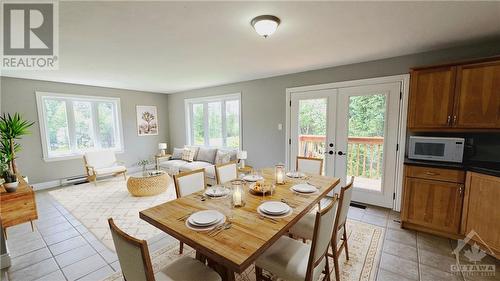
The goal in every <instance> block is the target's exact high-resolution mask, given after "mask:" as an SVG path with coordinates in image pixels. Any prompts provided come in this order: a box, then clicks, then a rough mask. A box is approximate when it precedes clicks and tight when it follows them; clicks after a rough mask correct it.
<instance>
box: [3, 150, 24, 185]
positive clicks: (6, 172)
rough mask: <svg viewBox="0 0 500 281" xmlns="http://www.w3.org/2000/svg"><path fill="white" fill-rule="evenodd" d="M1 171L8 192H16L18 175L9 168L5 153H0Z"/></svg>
mask: <svg viewBox="0 0 500 281" xmlns="http://www.w3.org/2000/svg"><path fill="white" fill-rule="evenodd" d="M0 173H1V176H2V179H3V187H4V188H5V190H6V191H7V192H15V191H16V189H17V186H18V185H19V182H18V181H17V175H16V174H13V173H11V171H10V169H9V164H8V162H7V159H6V157H5V156H4V155H0Z"/></svg>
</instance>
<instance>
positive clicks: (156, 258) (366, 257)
mask: <svg viewBox="0 0 500 281" xmlns="http://www.w3.org/2000/svg"><path fill="white" fill-rule="evenodd" d="M347 229H348V232H349V233H348V236H349V238H348V242H349V260H348V261H346V259H345V255H344V253H342V255H341V256H340V259H339V262H340V273H341V277H340V280H342V281H372V280H375V278H376V271H377V268H378V264H379V259H380V255H381V253H382V250H381V248H382V241H383V236H384V229H383V228H382V227H379V226H375V225H371V224H366V223H362V222H358V221H352V220H348V224H347ZM178 247H179V245H178V244H177V243H174V245H169V246H166V247H165V248H163V249H160V250H158V251H156V252H155V253H153V254H151V260H152V264H153V270H154V271H155V272H157V271H159V270H160V269H161V268H163V267H164V266H166V265H168V264H169V263H171V262H173V261H174V260H175V259H177V258H179V257H181V256H185V255H188V256H192V257H194V255H195V252H194V250H193V249H191V248H189V247H185V248H184V249H185V250H184V254H182V255H179V250H178ZM330 268H331V270H332V273H331V278H332V280H335V272H334V270H333V260H332V259H330ZM273 279H275V278H273ZM117 280H120V281H121V280H123V276H122V275H121V273H120V272H118V273H115V274H113V275H111V276H109V277H108V278H106V279H105V281H117ZM236 280H237V281H255V271H254V267H253V266H250V267H249V268H248V269H247V270H246V271H245V272H243V273H242V274H241V275H237V276H236ZM276 280H277V279H276ZM320 280H322V278H321V279H320ZM193 281H195V280H193ZM196 281H197V280H196Z"/></svg>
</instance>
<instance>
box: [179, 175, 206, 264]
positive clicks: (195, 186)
mask: <svg viewBox="0 0 500 281" xmlns="http://www.w3.org/2000/svg"><path fill="white" fill-rule="evenodd" d="M174 186H175V194H176V195H177V198H181V197H184V196H187V195H189V194H191V193H194V192H198V191H201V190H204V189H205V187H206V186H207V184H206V182H205V169H198V170H194V171H189V172H183V173H179V174H177V175H174ZM183 249H184V243H182V242H179V254H182V252H183Z"/></svg>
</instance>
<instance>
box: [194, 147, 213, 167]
mask: <svg viewBox="0 0 500 281" xmlns="http://www.w3.org/2000/svg"><path fill="white" fill-rule="evenodd" d="M216 153H217V149H216V148H206V147H200V149H199V150H198V155H196V158H195V159H196V161H203V162H208V163H211V164H214V162H215V154H216Z"/></svg>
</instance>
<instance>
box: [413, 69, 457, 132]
mask: <svg viewBox="0 0 500 281" xmlns="http://www.w3.org/2000/svg"><path fill="white" fill-rule="evenodd" d="M455 72H456V68H455V67H441V68H433V69H425V70H416V71H413V72H412V73H411V78H410V79H411V87H410V103H409V115H408V127H409V128H410V129H426V128H447V127H449V126H450V125H451V115H452V112H453V99H454V94H455Z"/></svg>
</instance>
